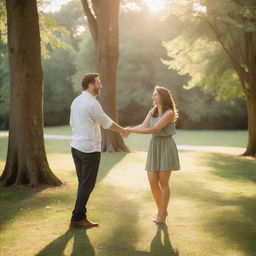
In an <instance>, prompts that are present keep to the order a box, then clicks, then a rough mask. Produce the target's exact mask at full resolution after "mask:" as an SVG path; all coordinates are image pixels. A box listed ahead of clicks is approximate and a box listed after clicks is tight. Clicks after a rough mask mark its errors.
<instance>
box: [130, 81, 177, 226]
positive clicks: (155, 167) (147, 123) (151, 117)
mask: <svg viewBox="0 0 256 256" xmlns="http://www.w3.org/2000/svg"><path fill="white" fill-rule="evenodd" d="M152 100H153V105H154V107H153V108H152V109H151V110H150V111H149V112H148V114H147V116H146V118H145V120H144V122H143V123H142V124H140V125H138V126H136V127H134V128H127V130H128V131H129V132H133V133H142V134H146V133H152V134H153V135H152V138H151V141H150V144H149V149H148V155H147V162H146V167H145V169H146V170H147V174H148V180H149V183H150V187H151V191H152V194H153V198H154V200H155V202H156V205H157V208H158V213H157V216H156V218H155V219H154V220H153V221H154V222H155V223H157V224H158V223H165V220H166V217H167V215H168V212H167V207H168V203H169V198H170V188H169V179H170V176H171V172H172V171H175V170H179V169H180V164H179V156H178V151H177V148H176V144H175V142H174V140H173V139H172V135H174V134H175V133H176V131H175V121H176V120H177V118H178V112H177V110H176V106H175V103H174V101H173V99H172V95H171V93H170V91H169V90H168V89H166V88H165V87H160V86H156V87H155V90H154V92H153V95H152Z"/></svg>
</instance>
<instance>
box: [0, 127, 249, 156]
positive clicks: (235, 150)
mask: <svg viewBox="0 0 256 256" xmlns="http://www.w3.org/2000/svg"><path fill="white" fill-rule="evenodd" d="M0 137H8V132H0ZM44 138H45V139H56V140H71V139H72V136H71V135H56V134H45V135H44ZM177 147H178V150H186V151H204V152H219V153H225V154H232V155H233V154H237V155H240V154H242V153H243V152H244V151H245V148H243V147H222V146H202V145H177Z"/></svg>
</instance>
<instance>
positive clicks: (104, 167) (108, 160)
mask: <svg viewBox="0 0 256 256" xmlns="http://www.w3.org/2000/svg"><path fill="white" fill-rule="evenodd" d="M126 154H127V153H122V152H116V153H102V154H101V161H100V167H99V172H98V177H97V182H100V181H101V180H102V179H103V178H104V177H106V176H107V174H108V172H109V171H110V170H111V169H112V168H113V167H114V166H115V165H116V164H117V163H118V162H120V161H121V160H122V159H123V158H124V157H125V156H126Z"/></svg>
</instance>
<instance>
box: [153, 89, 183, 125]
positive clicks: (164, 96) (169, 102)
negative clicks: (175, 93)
mask: <svg viewBox="0 0 256 256" xmlns="http://www.w3.org/2000/svg"><path fill="white" fill-rule="evenodd" d="M155 90H156V91H157V92H158V94H159V96H160V102H161V105H162V107H163V111H164V112H165V111H167V110H168V109H171V110H172V111H173V112H174V114H175V121H176V120H177V119H178V117H179V114H178V110H177V108H176V104H175V102H174V100H173V98H172V94H171V92H170V91H169V90H168V89H167V88H165V87H162V86H158V85H157V86H155ZM152 115H153V117H158V115H159V113H158V108H157V106H155V107H153V114H152Z"/></svg>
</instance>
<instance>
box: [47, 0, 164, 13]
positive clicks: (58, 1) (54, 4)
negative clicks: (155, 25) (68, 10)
mask: <svg viewBox="0 0 256 256" xmlns="http://www.w3.org/2000/svg"><path fill="white" fill-rule="evenodd" d="M70 1H72V0H51V1H50V0H49V6H48V7H44V11H52V12H54V11H58V10H60V8H61V6H62V5H63V4H66V3H68V2H70ZM142 1H143V2H144V3H145V4H146V5H147V6H148V7H149V9H150V10H151V11H152V12H158V11H161V10H163V9H164V1H165V0H142Z"/></svg>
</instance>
